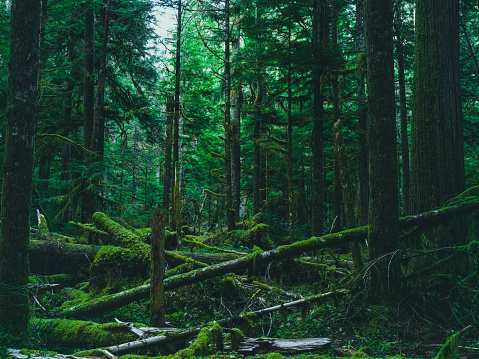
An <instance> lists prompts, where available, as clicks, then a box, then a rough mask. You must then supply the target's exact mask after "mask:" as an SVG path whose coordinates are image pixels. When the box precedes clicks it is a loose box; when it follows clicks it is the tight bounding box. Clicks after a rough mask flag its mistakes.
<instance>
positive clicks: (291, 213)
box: [286, 19, 296, 243]
mask: <svg viewBox="0 0 479 359" xmlns="http://www.w3.org/2000/svg"><path fill="white" fill-rule="evenodd" d="M288 26H289V29H288V75H287V76H288V105H287V112H288V113H287V116H288V127H287V129H288V133H287V138H288V141H287V159H286V172H287V176H288V222H289V243H294V241H295V233H294V232H295V222H296V211H295V202H296V201H295V195H294V187H293V113H292V101H293V88H292V86H293V85H292V81H293V79H292V76H293V65H292V61H293V58H292V54H291V52H292V47H291V26H292V20H291V19H289V24H288Z"/></svg>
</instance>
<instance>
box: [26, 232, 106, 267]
mask: <svg viewBox="0 0 479 359" xmlns="http://www.w3.org/2000/svg"><path fill="white" fill-rule="evenodd" d="M28 249H29V251H28V254H29V258H30V272H31V273H34V274H44V275H50V274H60V273H64V274H77V273H79V272H81V271H82V270H85V271H88V270H89V269H90V265H91V263H92V262H93V260H94V258H95V255H96V253H97V252H98V250H99V247H92V246H87V245H83V244H74V243H67V242H58V241H44V240H30V244H29V247H28Z"/></svg>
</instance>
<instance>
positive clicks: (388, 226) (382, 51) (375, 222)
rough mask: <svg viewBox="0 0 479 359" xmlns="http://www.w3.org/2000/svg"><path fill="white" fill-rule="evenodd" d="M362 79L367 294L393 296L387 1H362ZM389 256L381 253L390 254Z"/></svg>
mask: <svg viewBox="0 0 479 359" xmlns="http://www.w3.org/2000/svg"><path fill="white" fill-rule="evenodd" d="M364 10H365V11H364V14H365V19H364V20H365V25H366V26H365V35H366V58H367V81H368V116H369V118H368V147H369V194H370V198H369V232H368V239H369V241H368V244H369V252H370V257H371V260H373V261H375V265H374V268H372V269H371V287H370V290H371V295H372V297H371V298H372V299H373V300H379V301H380V302H389V301H395V300H397V299H398V298H399V291H400V278H399V276H400V271H399V255H395V251H396V250H397V249H398V236H399V228H398V218H399V205H398V178H397V145H396V142H397V141H396V116H395V115H396V110H395V93H394V58H393V4H392V0H366V1H365V9H364ZM391 253H392V255H386V254H391Z"/></svg>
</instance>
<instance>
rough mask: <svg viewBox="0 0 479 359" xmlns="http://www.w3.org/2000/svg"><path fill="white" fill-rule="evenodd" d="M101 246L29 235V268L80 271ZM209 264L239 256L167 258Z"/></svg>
mask: <svg viewBox="0 0 479 359" xmlns="http://www.w3.org/2000/svg"><path fill="white" fill-rule="evenodd" d="M101 248H102V247H100V246H91V245H86V244H75V243H67V242H58V241H54V242H53V241H46V240H35V239H30V245H29V257H30V272H31V273H33V274H41V275H51V274H63V273H65V274H77V273H79V272H80V271H82V270H88V269H89V268H90V265H91V264H92V263H93V260H94V259H95V255H96V254H97V253H98V251H99V250H100V249H101ZM185 258H189V259H191V260H192V261H195V262H201V263H206V264H215V263H221V262H225V261H228V260H232V259H236V258H238V256H237V255H235V254H233V253H190V252H182V251H178V252H172V251H166V261H167V262H168V265H169V266H170V267H176V266H178V265H180V264H183V263H186V262H192V261H189V260H188V259H185Z"/></svg>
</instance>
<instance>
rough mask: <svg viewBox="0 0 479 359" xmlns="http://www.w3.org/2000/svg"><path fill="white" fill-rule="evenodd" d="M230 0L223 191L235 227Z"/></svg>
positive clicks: (227, 8)
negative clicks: (232, 167)
mask: <svg viewBox="0 0 479 359" xmlns="http://www.w3.org/2000/svg"><path fill="white" fill-rule="evenodd" d="M230 41H231V38H230V1H229V0H226V1H225V192H226V225H227V227H228V231H232V230H234V229H235V220H234V209H233V189H232V183H231V177H232V175H231V132H232V128H231V127H232V126H231V69H230V67H231V64H230Z"/></svg>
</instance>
